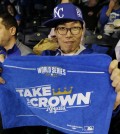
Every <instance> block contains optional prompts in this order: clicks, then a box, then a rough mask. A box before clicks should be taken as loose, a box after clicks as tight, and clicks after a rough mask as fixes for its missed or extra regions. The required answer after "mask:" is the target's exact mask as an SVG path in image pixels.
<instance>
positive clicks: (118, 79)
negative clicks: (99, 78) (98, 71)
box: [109, 60, 120, 109]
mask: <svg viewBox="0 0 120 134" xmlns="http://www.w3.org/2000/svg"><path fill="white" fill-rule="evenodd" d="M109 73H110V74H111V77H110V78H111V80H112V86H113V87H114V88H115V91H116V93H117V97H116V102H115V105H114V109H116V107H117V106H118V105H120V69H119V68H118V61H117V60H113V61H112V62H111V63H110V66H109Z"/></svg>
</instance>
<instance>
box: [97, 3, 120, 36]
mask: <svg viewBox="0 0 120 134" xmlns="http://www.w3.org/2000/svg"><path fill="white" fill-rule="evenodd" d="M117 19H120V0H110V2H109V5H105V6H104V7H103V8H102V10H101V12H100V20H99V23H100V29H101V32H105V34H107V35H110V33H113V32H114V31H115V28H116V26H115V25H114V21H115V20H117Z"/></svg>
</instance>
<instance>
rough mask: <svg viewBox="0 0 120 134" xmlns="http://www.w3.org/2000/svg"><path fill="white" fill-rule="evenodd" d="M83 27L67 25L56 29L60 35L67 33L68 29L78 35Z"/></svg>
mask: <svg viewBox="0 0 120 134" xmlns="http://www.w3.org/2000/svg"><path fill="white" fill-rule="evenodd" d="M81 29H82V28H81V27H72V28H66V27H57V28H56V30H57V31H58V33H59V34H60V35H66V34H67V32H68V31H70V32H71V34H72V35H77V34H79V33H80V31H81Z"/></svg>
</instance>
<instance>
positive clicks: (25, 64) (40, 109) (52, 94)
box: [0, 54, 116, 134]
mask: <svg viewBox="0 0 120 134" xmlns="http://www.w3.org/2000/svg"><path fill="white" fill-rule="evenodd" d="M110 62H111V58H110V57H109V56H107V55H103V54H91V55H89V54H86V55H81V56H68V57H67V56H56V57H52V56H50V57H49V56H46V57H44V56H23V57H14V58H8V59H7V60H5V62H4V63H3V70H4V71H3V78H4V79H5V80H6V84H5V85H0V107H1V114H2V120H3V127H4V128H13V127H19V126H36V125H37V126H38V125H42V126H48V127H51V128H54V129H57V130H59V131H61V132H64V133H67V134H77V133H79V134H82V133H86V134H88V133H92V134H107V133H108V129H109V125H110V119H111V116H112V110H113V105H114V101H115V97H116V94H115V91H114V89H113V88H112V86H111V80H110V75H109V73H108V67H109V64H110Z"/></svg>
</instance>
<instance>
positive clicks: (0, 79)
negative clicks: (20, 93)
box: [0, 68, 5, 84]
mask: <svg viewBox="0 0 120 134" xmlns="http://www.w3.org/2000/svg"><path fill="white" fill-rule="evenodd" d="M0 73H2V68H0ZM0 84H5V80H4V79H3V78H2V77H0Z"/></svg>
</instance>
